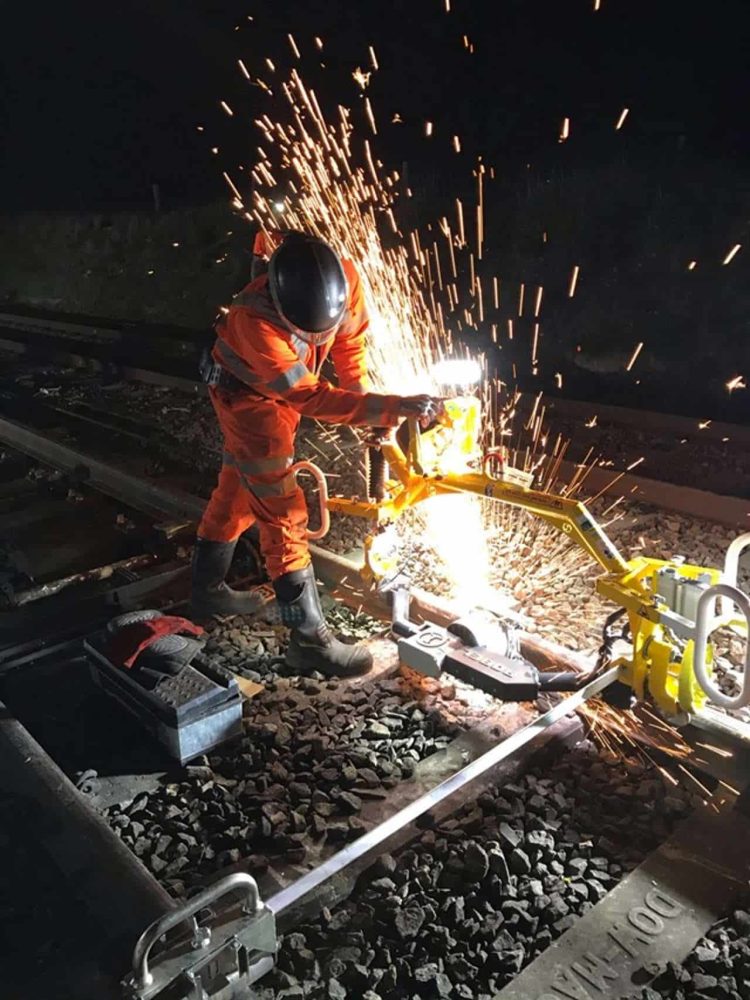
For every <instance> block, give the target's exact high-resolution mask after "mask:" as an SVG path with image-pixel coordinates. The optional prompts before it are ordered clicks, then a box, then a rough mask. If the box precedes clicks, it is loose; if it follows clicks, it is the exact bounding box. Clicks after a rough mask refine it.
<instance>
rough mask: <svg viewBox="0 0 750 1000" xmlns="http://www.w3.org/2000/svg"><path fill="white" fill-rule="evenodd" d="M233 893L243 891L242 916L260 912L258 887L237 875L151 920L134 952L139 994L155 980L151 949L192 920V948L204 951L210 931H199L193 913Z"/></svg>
mask: <svg viewBox="0 0 750 1000" xmlns="http://www.w3.org/2000/svg"><path fill="white" fill-rule="evenodd" d="M234 889H243V890H244V894H245V896H246V899H245V901H244V902H243V907H242V908H243V910H244V912H245V913H249V914H253V913H257V912H258V911H259V910H260V909H261V908H262V905H263V904H262V903H261V901H260V893H259V892H258V883H257V882H256V881H255V879H254V878H253V877H252V876H251V875H248V874H247V873H246V872H236V873H235V874H234V875H227V877H226V878H223V879H220V880H219V881H218V882H215V883H214V884H213V885H210V886H208V888H207V889H204V890H203V892H199V893H198V895H197V896H193V898H192V899H189V900H188V901H187V902H186V903H184V904H183V905H182V906H178V907H177V909H175V910H170V911H169V913H165V914H164V915H163V916H161V917H159V918H158V919H157V920H154V922H153V923H152V924H149V926H148V927H147V928H146V930H145V931H144V932H143V934H141V936H140V937H139V938H138V940H137V942H136V945H135V948H134V949H133V983H134V985H135V988H136V989H138V990H143V989H147V988H148V987H149V986H151V985H152V983H153V981H154V977H153V975H152V974H151V971H150V969H149V967H148V958H149V955H150V954H151V949H152V948H153V946H154V945H155V944H156V942H157V941H158V940H159V938H161V937H163V936H164V935H165V934H166V933H167V932H168V931H171V930H172V929H173V928H174V927H177V926H178V925H179V924H181V923H184V922H185V921H187V920H192V926H193V940H192V942H191V944H192V945H193V947H194V948H207V947H208V945H209V944H210V943H211V931H210V929H209V928H208V927H202V926H201V925H200V924H199V923H198V921H197V919H196V918H195V915H196V913H198V912H199V911H200V910H203V909H204V908H205V907H207V906H211V904H212V903H216V902H217V901H218V900H219V899H221V898H222V896H226V895H227V894H228V893H230V892H232V891H233V890H234Z"/></svg>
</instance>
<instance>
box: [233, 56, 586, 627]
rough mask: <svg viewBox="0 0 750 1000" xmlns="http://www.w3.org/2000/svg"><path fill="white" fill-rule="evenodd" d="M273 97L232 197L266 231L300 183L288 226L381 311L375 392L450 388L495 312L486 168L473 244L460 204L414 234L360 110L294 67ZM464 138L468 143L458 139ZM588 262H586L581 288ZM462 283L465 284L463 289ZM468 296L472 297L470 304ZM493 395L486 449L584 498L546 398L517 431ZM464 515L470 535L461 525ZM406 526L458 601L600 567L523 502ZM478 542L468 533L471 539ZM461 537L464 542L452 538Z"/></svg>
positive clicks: (373, 355)
mask: <svg viewBox="0 0 750 1000" xmlns="http://www.w3.org/2000/svg"><path fill="white" fill-rule="evenodd" d="M371 61H373V60H372V56H371ZM362 73H364V71H362ZM269 96H270V95H269ZM274 100H275V101H279V100H281V101H282V103H284V104H285V107H284V108H283V109H282V111H281V112H280V113H279V114H278V116H274V115H271V114H262V115H261V116H260V117H259V118H258V119H256V122H255V124H256V126H257V128H258V130H259V132H260V145H259V147H258V148H259V153H258V158H257V159H256V162H255V165H254V166H253V167H252V169H251V170H250V171H249V173H250V177H251V179H252V187H251V190H252V201H251V203H250V204H249V205H244V204H243V199H242V198H241V196H240V193H239V191H238V189H237V187H236V186H235V185H234V184H233V183H232V182H231V180H230V178H229V177H228V176H227V177H226V178H225V179H226V180H227V183H228V184H229V185H230V189H231V191H232V194H233V195H234V198H235V205H236V206H238V207H239V208H240V210H242V211H243V212H244V213H245V215H246V217H247V218H248V220H250V221H253V222H256V223H258V224H259V225H260V226H261V227H262V228H263V229H265V230H268V229H273V228H276V226H277V225H278V223H277V220H276V217H275V213H274V202H275V200H276V195H275V192H276V191H277V189H278V185H279V183H280V182H282V181H283V182H285V183H286V184H287V185H288V186H289V189H290V192H291V193H290V197H289V198H288V199H287V200H286V202H285V214H284V220H285V226H289V228H294V229H302V230H304V231H307V232H311V233H314V234H316V235H319V236H321V237H323V238H324V239H326V240H327V242H329V243H330V244H331V245H332V246H333V247H334V249H335V250H336V251H337V252H338V253H339V254H341V255H342V256H343V257H347V258H350V259H352V260H353V261H355V263H356V265H357V269H358V272H359V274H360V278H361V281H362V284H363V288H364V291H365V296H366V298H367V301H368V304H369V307H370V332H369V336H368V354H369V367H370V373H371V381H372V384H373V389H374V390H375V391H377V392H389V393H398V394H401V395H411V394H414V393H432V394H436V395H437V394H441V393H442V391H443V387H442V386H440V385H438V384H437V382H436V379H435V376H434V374H433V367H434V365H435V363H436V362H437V361H439V360H441V359H442V358H446V357H455V356H456V354H457V349H456V347H455V346H454V344H453V339H452V330H453V329H461V328H462V324H463V323H464V322H466V323H468V324H469V325H470V326H471V327H476V324H477V322H478V321H479V322H481V317H483V316H484V313H485V311H486V310H487V309H488V308H489V301H488V299H489V295H488V289H487V288H486V286H485V287H483V281H482V276H481V275H480V274H478V273H476V271H475V267H476V261H477V260H478V253H479V251H480V250H481V237H482V225H483V223H482V211H481V209H482V199H483V196H484V192H483V187H482V176H483V174H484V170H485V168H484V167H483V166H482V164H481V163H480V165H479V168H478V170H477V171H476V176H477V181H478V185H477V205H476V206H471V211H470V214H469V215H468V216H467V218H473V217H474V214H475V213H474V209H475V208H476V220H477V237H478V244H477V245H476V246H475V247H474V248H473V249H472V248H470V247H469V246H468V244H467V235H468V234H467V232H466V226H465V222H466V220H465V218H464V215H465V213H464V206H463V205H462V203H461V201H459V200H457V201H456V211H457V216H456V219H457V221H456V224H455V225H454V224H453V223H450V222H449V221H448V219H447V218H446V217H443V218H442V219H440V220H439V223H438V224H437V225H436V226H433V227H428V228H429V232H428V233H427V234H425V233H423V232H421V231H413V232H408V231H407V232H406V233H404V232H402V230H401V228H400V224H399V215H398V201H399V197H400V193H401V192H402V191H403V184H402V179H401V178H400V177H399V175H398V173H397V172H395V171H393V172H390V173H389V172H387V170H386V169H385V168H384V167H383V164H382V163H381V162H380V160H378V158H377V155H376V152H375V150H374V149H373V147H372V146H371V140H369V139H362V138H361V137H358V135H357V131H356V129H355V123H354V117H355V115H354V113H353V112H352V111H351V110H350V109H348V108H345V107H342V106H339V107H338V108H337V110H336V114H335V116H331V117H327V116H326V114H324V112H323V110H322V109H321V107H320V105H319V103H318V98H317V96H316V94H315V92H314V91H313V90H311V89H309V88H308V87H307V86H306V85H305V83H304V82H303V80H302V78H301V76H300V74H299V72H298V71H297V69H293V70H292V72H291V75H290V76H289V78H288V79H287V80H286V82H284V83H283V84H282V86H281V87H280V88H279V91H278V96H277V97H276V98H274ZM362 105H363V108H362V109H363V112H364V114H363V115H362V117H363V118H364V119H365V121H366V122H368V123H369V126H370V131H371V132H372V133H373V134H375V133H376V128H375V119H374V114H373V112H372V108H371V106H370V104H369V100H368V99H367V98H365V100H364V101H363V102H362ZM428 124H429V125H430V132H431V131H432V127H431V123H428ZM454 144H455V146H456V148H457V151H458V150H460V143H459V141H458V138H457V137H455V138H454ZM490 176H491V174H490ZM248 187H250V185H249V184H248ZM383 227H385V232H386V234H387V236H388V238H387V240H386V241H385V245H384V242H383V241H382V240H381V231H383ZM471 228H472V229H473V226H472V227H471ZM393 237H395V239H394V238H393ZM459 257H460V260H459ZM578 270H579V269H578V266H576V268H575V270H574V273H573V277H572V280H571V294H573V292H574V291H575V285H576V282H577V278H578ZM487 280H488V279H487V278H485V279H484V281H485V282H486V281H487ZM460 282H465V283H466V284H465V288H464V289H462V288H460ZM523 295H524V286H522V287H521V289H520V291H519V298H520V302H519V305H520V311H521V312H523ZM542 295H543V290H542V288H541V286H537V289H536V297H535V302H534V306H535V309H534V311H535V313H536V315H537V316H538V315H539V313H540V311H541V303H542ZM469 297H470V299H471V302H472V303H473V304H472V306H471V308H470V309H467V307H466V302H467V301H468V299H469ZM499 300H500V283H499V280H498V279H497V278H495V279H494V280H493V303H494V307H495V309H498V308H499ZM507 324H508V329H507V335H508V339H509V340H512V339H513V320H512V319H507ZM464 328H465V327H464ZM494 335H495V336H496V326H495V334H494ZM540 340H541V333H540V329H539V324H538V323H536V324H535V329H534V340H533V348H532V352H531V353H532V364H533V365H534V373H536V371H537V369H536V364H537V363H538V357H537V349H538V344H539V343H540ZM459 353H460V352H459ZM480 360H481V359H480ZM511 370H512V373H513V378H514V379H515V378H516V366H515V362H511ZM510 374H511V373H510V372H509V373H508V376H507V377H508V378H509V377H510ZM561 382H562V377H561V376H560V380H559V384H561ZM482 393H483V402H484V413H485V424H484V427H483V440H484V442H485V444H486V446H487V447H494V446H495V445H496V443H500V442H503V443H504V444H505V445H506V446H507V450H508V461H509V464H511V465H512V466H514V467H515V468H519V469H521V470H523V471H526V472H531V473H532V474H533V475H534V476H535V484H536V486H537V487H538V488H539V489H542V490H544V489H547V490H550V489H554V490H555V491H558V492H559V491H560V490H561V489H562V490H563V491H564V492H565V493H566V495H573V494H574V493H575V492H576V490H578V489H580V488H581V485H582V483H583V481H584V480H585V474H586V471H587V469H588V467H589V465H587V463H586V462H585V463H583V466H582V467H581V475H580V477H579V479H578V481H577V482H574V483H573V484H571V485H568V486H563V487H561V486H560V484H559V482H558V481H557V480H558V471H559V469H560V464H561V462H562V461H563V460H564V457H565V454H566V450H567V444H568V443H567V441H565V440H564V439H563V438H562V437H560V436H557V437H554V438H552V437H548V435H547V433H546V432H545V430H544V418H545V409H544V406H543V405H541V404H540V402H539V400H537V402H536V404H535V406H534V415H533V420H531V421H530V422H528V427H527V426H526V424H524V427H523V428H519V427H518V426H517V422H516V413H517V409H518V404H519V401H520V399H521V396H520V394H519V393H518V392H517V391H516V390H514V389H512V388H510V387H509V386H508V385H507V384H506V383H505V382H503V383H493V382H488V381H487V380H486V376H485V380H484V384H483V390H482ZM596 457H598V456H595V455H593V454H591V455H590V456H589V457H588V459H587V462H588V463H589V464H593V462H594V460H595V459H596ZM324 469H325V465H324ZM458 523H460V525H461V531H460V532H458V531H456V525H457V524H458ZM398 530H399V531H400V532H402V534H401V536H400V537H401V538H402V544H403V547H404V549H405V550H408V546H409V545H410V544H415V543H416V544H419V545H422V546H425V547H426V548H427V549H428V550H430V551H431V552H434V553H435V554H436V556H437V559H436V560H433V562H435V564H436V565H437V564H438V563H439V564H440V567H441V568H440V569H439V570H436V572H439V573H442V574H443V577H444V579H445V582H446V584H447V587H446V589H447V591H448V592H449V593H450V594H451V596H452V597H454V598H455V597H456V596H457V595H460V600H461V602H462V603H465V604H466V605H467V606H469V605H470V604H471V602H472V600H473V601H474V603H477V602H478V603H484V604H485V605H486V604H488V603H490V601H491V599H492V596H491V595H492V594H493V593H494V595H495V599H494V604H495V605H497V603H498V601H499V602H500V604H501V605H503V606H505V607H507V604H508V602H523V601H524V600H527V599H528V598H530V597H535V598H536V599H537V600H538V595H540V594H542V593H544V592H545V591H546V590H548V589H549V587H551V586H554V585H555V584H556V581H559V580H560V579H566V580H568V581H569V580H571V579H587V580H588V579H590V578H591V576H592V574H593V572H594V570H593V567H592V565H591V564H590V563H589V562H588V561H587V560H582V559H581V558H580V551H579V550H578V549H576V548H575V546H573V545H572V544H571V543H570V541H569V540H568V538H567V537H566V536H565V535H564V534H563V533H561V532H558V531H557V530H556V529H554V528H553V527H551V526H549V525H547V524H545V523H544V522H541V521H540V520H538V519H536V518H533V517H530V516H529V515H528V514H527V513H526V512H524V511H520V510H517V509H514V508H510V507H507V506H505V505H500V504H493V503H491V502H489V501H487V500H485V499H483V498H479V497H471V496H456V497H436V498H433V501H431V502H430V503H429V504H427V505H426V506H420V507H419V508H416V509H415V510H414V511H412V512H410V514H409V515H408V516H406V517H404V518H403V519H402V520H401V521H400V522H399V525H398ZM467 539H471V541H470V543H469V544H467ZM458 540H460V542H461V544H460V545H457V544H454V541H458ZM547 629H548V632H549V630H550V629H551V630H552V631H551V632H549V634H552V633H553V632H554V626H553V625H551V624H550V623H547ZM542 631H543V630H542Z"/></svg>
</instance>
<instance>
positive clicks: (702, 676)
mask: <svg viewBox="0 0 750 1000" xmlns="http://www.w3.org/2000/svg"><path fill="white" fill-rule="evenodd" d="M716 597H721V598H722V602H721V603H722V605H724V603H725V602H724V600H723V599H724V598H727V599H728V601H733V602H734V603H735V604H736V605H737V607H738V608H739V609H740V611H741V612H742V614H743V615H744V617H745V622H746V625H747V627H748V629H750V598H748V596H747V594H744V593H743V592H742V591H741V590H739V589H738V588H737V587H732V586H731V585H730V584H728V583H717V584H714V586H713V587H709V588H708V589H707V590H704V591H703V593H702V594H701V596H700V597H699V598H698V607H697V610H696V615H695V647H694V649H693V669H694V671H695V676H696V679H697V681H698V683H699V684H700V686H701V688H702V689H703V690H704V691H705V693H706V695H707V696H708V698H709V700H710V701H712V702H713V703H714V704H715V705H719V706H720V707H721V708H744V707H745V706H746V705H750V643H748V646H747V649H746V650H745V672H744V675H743V677H742V683H741V685H740V692H739V694H737V695H728V694H724V693H723V692H722V691H720V690H719V686H718V684H716V683H714V681H713V680H711V678H710V677H709V676H708V670H707V669H706V645H707V643H708V636H709V635H710V633H711V632H713V630H714V622H716V621H717V619H716V618H715V617H714V613H713V605H714V599H715V598H716ZM728 601H727V603H728ZM722 617H723V616H722ZM721 620H722V619H721V618H720V619H719V621H721Z"/></svg>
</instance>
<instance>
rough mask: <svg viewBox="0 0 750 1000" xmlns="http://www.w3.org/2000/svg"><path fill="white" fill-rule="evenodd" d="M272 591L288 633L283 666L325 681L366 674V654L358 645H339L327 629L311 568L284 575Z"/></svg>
mask: <svg viewBox="0 0 750 1000" xmlns="http://www.w3.org/2000/svg"><path fill="white" fill-rule="evenodd" d="M273 587H274V590H275V591H276V599H277V601H278V604H279V609H280V611H281V620H282V622H283V623H284V624H285V625H289V626H290V627H291V629H292V634H291V636H290V639H289V646H288V648H287V652H286V663H287V666H289V667H291V668H292V669H293V670H295V671H296V672H297V673H309V672H311V671H313V670H317V671H318V672H319V673H321V674H325V675H326V676H327V677H360V676H361V675H362V674H366V673H367V672H368V670H370V668H371V667H372V655H371V654H370V651H369V650H368V649H366V648H365V647H364V646H362V645H356V646H355V645H348V644H347V643H345V642H341V641H340V640H339V639H337V638H336V637H335V636H334V635H333V633H332V632H331V630H330V628H329V627H328V624H327V623H326V620H325V617H324V615H323V611H322V609H321V607H320V598H319V596H318V588H317V586H316V584H315V571H314V570H313V568H312V566H307V567H306V568H305V569H300V570H295V571H294V572H293V573H285V574H284V576H281V577H279V579H278V580H275V581H274V584H273Z"/></svg>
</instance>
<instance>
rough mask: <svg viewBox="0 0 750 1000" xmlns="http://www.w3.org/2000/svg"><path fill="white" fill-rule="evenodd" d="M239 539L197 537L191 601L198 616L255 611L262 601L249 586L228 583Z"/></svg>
mask: <svg viewBox="0 0 750 1000" xmlns="http://www.w3.org/2000/svg"><path fill="white" fill-rule="evenodd" d="M236 548H237V541H236V540H235V541H233V542H209V541H208V539H206V538H196V540H195V548H194V549H193V589H192V594H191V598H190V603H191V606H192V609H193V614H194V616H195V617H196V618H210V617H211V615H255V614H257V613H258V612H259V611H260V609H261V608H262V607H263V601H262V600H261V599H260V597H259V596H258V595H257V594H254V593H253V592H252V591H250V590H232V588H231V587H228V586H227V584H226V583H225V580H226V576H227V573H228V572H229V567H230V566H231V565H232V556H233V555H234V550H235V549H236Z"/></svg>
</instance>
